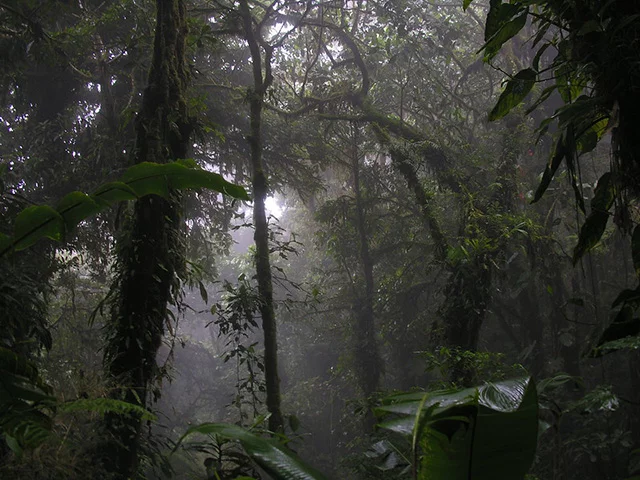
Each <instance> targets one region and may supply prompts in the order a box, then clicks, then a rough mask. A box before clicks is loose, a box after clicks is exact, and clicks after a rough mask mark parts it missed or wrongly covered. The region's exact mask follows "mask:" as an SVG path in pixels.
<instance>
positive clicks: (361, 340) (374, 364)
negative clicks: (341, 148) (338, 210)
mask: <svg viewBox="0 0 640 480" xmlns="http://www.w3.org/2000/svg"><path fill="white" fill-rule="evenodd" d="M353 132H354V135H353V154H352V159H351V161H352V173H353V188H354V193H355V201H356V230H357V232H358V243H359V247H360V263H361V264H362V273H363V277H364V282H365V294H364V298H358V299H356V305H355V309H354V310H355V313H356V317H357V324H356V325H357V327H356V363H357V364H358V376H359V377H360V383H361V386H362V390H363V393H364V395H365V396H366V397H369V396H370V395H371V394H373V393H374V392H375V391H376V390H378V384H379V381H380V367H381V362H380V355H379V353H378V345H377V342H376V337H375V316H374V312H373V296H374V280H373V260H372V259H371V253H370V251H369V241H368V238H367V229H366V218H365V211H364V202H363V198H362V191H361V189H360V186H361V182H360V159H359V155H358V136H357V133H358V126H357V125H353ZM368 420H370V421H371V422H373V417H371V418H370V419H368Z"/></svg>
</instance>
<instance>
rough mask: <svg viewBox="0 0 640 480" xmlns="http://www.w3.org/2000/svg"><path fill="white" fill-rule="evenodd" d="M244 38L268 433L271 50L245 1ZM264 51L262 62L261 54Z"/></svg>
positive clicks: (276, 421)
mask: <svg viewBox="0 0 640 480" xmlns="http://www.w3.org/2000/svg"><path fill="white" fill-rule="evenodd" d="M240 16H241V18H242V25H243V32H244V38H245V40H246V41H247V43H248V45H249V51H250V53H251V65H252V71H253V86H252V87H251V88H250V89H249V93H248V97H249V109H250V134H249V136H248V137H247V139H248V141H249V145H250V147H251V170H252V181H251V184H252V190H253V222H254V228H255V233H254V241H255V245H256V255H255V262H256V277H257V279H258V293H259V295H260V315H261V316H262V331H263V334H264V374H265V382H266V391H267V392H266V393H267V410H268V411H269V413H270V416H269V429H270V430H271V431H273V432H279V431H282V430H283V428H284V421H283V417H282V411H281V408H280V378H279V377H278V339H277V326H276V314H275V308H274V304H273V280H272V275H271V261H270V259H269V253H270V252H269V223H268V221H267V215H266V211H265V206H264V202H265V200H266V198H267V194H268V190H269V187H268V183H267V174H266V172H265V167H264V164H263V160H262V151H263V142H262V110H263V108H264V101H265V95H266V94H267V89H268V88H269V87H270V86H271V83H272V82H273V74H272V71H271V61H272V56H273V48H274V47H273V46H271V45H268V44H266V43H265V42H264V41H263V39H262V32H261V28H260V24H259V25H258V27H256V26H255V25H254V22H255V20H254V18H253V15H252V13H251V9H250V8H249V3H248V2H247V0H240ZM262 50H263V51H264V59H263V57H262V52H261V51H262Z"/></svg>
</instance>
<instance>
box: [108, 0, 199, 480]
mask: <svg viewBox="0 0 640 480" xmlns="http://www.w3.org/2000/svg"><path fill="white" fill-rule="evenodd" d="M156 8H157V10H156V11H157V20H156V21H157V23H156V32H155V41H154V52H153V60H152V65H151V70H150V72H149V80H148V86H147V88H146V89H145V91H144V95H143V99H142V107H141V110H140V113H139V115H138V118H137V121H136V131H137V139H136V151H135V162H136V163H141V162H146V161H150V162H157V163H164V162H168V161H172V160H176V159H178V158H185V157H186V155H187V151H188V145H189V135H190V131H191V127H190V122H189V119H188V116H187V113H186V104H185V101H184V98H183V94H184V91H185V89H186V85H187V81H188V74H187V71H186V69H185V65H184V50H185V37H186V33H187V27H186V7H185V5H184V2H183V0H157V2H156ZM180 204H181V202H180V199H179V197H178V196H177V194H174V195H173V197H172V198H171V199H169V200H167V199H164V198H161V197H157V196H146V197H143V198H142V199H140V200H138V201H137V202H136V204H135V207H134V209H133V215H132V218H131V227H130V229H128V231H126V232H125V233H124V235H122V237H121V238H120V240H119V242H118V260H117V276H116V284H115V286H114V291H115V298H114V301H113V304H112V309H111V324H110V325H109V326H108V338H107V345H106V348H105V364H106V365H105V366H106V370H107V374H108V377H109V379H110V381H111V384H112V392H111V395H112V397H113V398H117V399H121V400H125V401H127V402H130V403H135V404H139V405H141V406H143V407H146V406H147V404H148V394H149V389H150V387H151V386H152V383H153V381H154V380H155V379H156V375H157V373H158V372H157V365H156V354H157V351H158V348H159V347H160V344H161V341H162V336H163V335H164V325H165V322H166V320H167V306H168V304H170V303H172V301H173V298H174V295H173V293H172V292H173V291H174V290H173V289H174V288H175V287H176V285H177V277H176V274H177V273H179V272H180V270H181V265H182V261H183V242H182V238H181V233H180V232H181V228H180V219H181V206H180ZM105 426H106V431H107V436H108V438H107V439H106V442H107V445H106V446H105V448H104V449H103V450H102V452H101V453H102V455H103V461H104V465H105V467H106V468H107V470H109V471H110V472H111V473H113V474H114V476H115V477H116V478H122V479H126V478H131V477H132V476H134V475H135V473H136V471H137V469H138V452H139V443H140V432H141V427H142V421H141V419H140V417H139V416H137V415H120V414H110V415H108V416H107V417H106V419H105Z"/></svg>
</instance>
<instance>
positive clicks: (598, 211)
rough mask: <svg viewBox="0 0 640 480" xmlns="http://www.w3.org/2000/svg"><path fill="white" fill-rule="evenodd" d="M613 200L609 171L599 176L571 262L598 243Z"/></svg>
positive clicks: (611, 179) (605, 226)
mask: <svg viewBox="0 0 640 480" xmlns="http://www.w3.org/2000/svg"><path fill="white" fill-rule="evenodd" d="M614 200H615V182H614V181H613V177H612V174H611V172H607V173H605V174H604V175H602V176H601V177H600V179H599V180H598V185H597V186H596V190H595V192H594V195H593V199H592V200H591V213H589V216H588V217H587V219H586V220H585V222H584V224H583V225H582V228H581V229H580V236H579V237H578V244H577V245H576V247H575V249H574V250H573V263H574V264H575V263H577V262H578V260H580V258H582V256H583V255H584V254H585V253H587V252H588V251H589V250H591V249H592V248H593V247H594V246H596V245H597V244H598V242H599V241H600V238H602V234H603V233H604V231H605V230H606V228H607V223H608V222H609V209H610V208H611V206H612V205H613V202H614Z"/></svg>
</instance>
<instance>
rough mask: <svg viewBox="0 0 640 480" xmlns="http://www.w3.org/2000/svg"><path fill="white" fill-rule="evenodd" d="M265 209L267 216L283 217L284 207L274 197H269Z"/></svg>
mask: <svg viewBox="0 0 640 480" xmlns="http://www.w3.org/2000/svg"><path fill="white" fill-rule="evenodd" d="M264 209H265V210H266V212H267V215H273V216H274V217H280V215H282V210H283V209H282V206H281V205H280V204H279V203H278V201H277V200H276V199H275V198H274V197H267V198H266V199H265V201H264Z"/></svg>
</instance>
